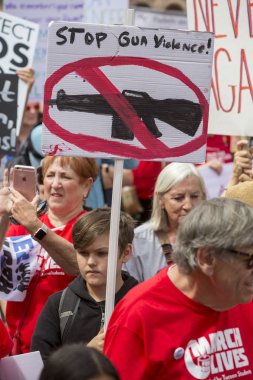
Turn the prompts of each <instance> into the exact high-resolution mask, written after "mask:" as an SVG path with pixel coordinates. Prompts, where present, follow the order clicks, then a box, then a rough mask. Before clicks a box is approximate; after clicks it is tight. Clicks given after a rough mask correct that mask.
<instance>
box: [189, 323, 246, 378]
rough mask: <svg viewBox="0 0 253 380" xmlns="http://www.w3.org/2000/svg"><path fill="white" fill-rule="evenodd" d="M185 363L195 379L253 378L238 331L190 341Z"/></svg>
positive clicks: (229, 330)
mask: <svg viewBox="0 0 253 380" xmlns="http://www.w3.org/2000/svg"><path fill="white" fill-rule="evenodd" d="M184 361H185V365H186V368H187V370H188V371H189V373H190V374H191V375H192V376H193V377H194V378H195V379H211V380H229V379H237V378H239V377H244V376H249V375H252V371H251V370H250V369H249V360H248V357H247V355H246V354H245V350H244V347H243V342H242V338H241V334H240V330H239V328H231V329H226V330H224V331H218V332H216V333H212V334H209V336H208V337H201V338H199V339H197V340H191V341H190V342H189V343H188V344H187V347H186V349H185V353H184ZM228 373H229V374H228Z"/></svg>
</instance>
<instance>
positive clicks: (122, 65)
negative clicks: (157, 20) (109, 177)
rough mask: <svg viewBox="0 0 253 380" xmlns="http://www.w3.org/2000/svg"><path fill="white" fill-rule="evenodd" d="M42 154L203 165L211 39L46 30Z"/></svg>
mask: <svg viewBox="0 0 253 380" xmlns="http://www.w3.org/2000/svg"><path fill="white" fill-rule="evenodd" d="M48 41H49V45H48V62H47V80H46V83H45V98H44V114H43V115H44V117H43V122H44V124H45V128H44V129H43V151H44V153H45V154H51V155H55V154H57V155H71V156H73V155H77V156H90V157H115V158H136V159H142V160H164V159H165V160H168V161H175V160H176V161H184V162H203V161H204V159H205V142H206V133H207V122H208V100H209V92H210V84H211V82H210V80H211V69H212V67H211V62H212V52H213V48H212V45H213V44H212V34H210V33H202V32H186V31H176V30H154V29H152V30H151V29H140V28H137V27H134V26H106V25H92V24H75V23H72V24H69V23H64V22H58V23H53V24H52V25H51V26H50V28H49V39H48Z"/></svg>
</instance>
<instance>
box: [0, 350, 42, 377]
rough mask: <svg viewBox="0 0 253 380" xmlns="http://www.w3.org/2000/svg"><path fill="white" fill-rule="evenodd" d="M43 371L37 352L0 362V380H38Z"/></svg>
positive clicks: (4, 359)
mask: <svg viewBox="0 0 253 380" xmlns="http://www.w3.org/2000/svg"><path fill="white" fill-rule="evenodd" d="M42 369H43V362H42V359H41V355H40V353H39V351H35V352H30V353H28V354H21V355H15V356H9V357H6V358H3V359H1V360H0V380H38V379H39V377H40V373H41V371H42Z"/></svg>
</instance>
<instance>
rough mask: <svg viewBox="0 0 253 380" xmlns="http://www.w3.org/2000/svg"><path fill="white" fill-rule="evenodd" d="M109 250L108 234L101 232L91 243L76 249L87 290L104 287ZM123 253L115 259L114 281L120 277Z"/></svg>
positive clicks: (99, 289)
mask: <svg viewBox="0 0 253 380" xmlns="http://www.w3.org/2000/svg"><path fill="white" fill-rule="evenodd" d="M108 250H109V235H108V234H106V233H105V234H103V235H100V236H97V237H96V239H95V240H94V242H93V243H92V244H90V245H89V246H88V247H84V248H82V249H78V251H77V263H78V267H79V270H80V273H81V275H82V277H83V278H84V279H85V281H86V284H87V288H88V291H89V292H90V293H93V291H95V292H97V291H98V292H100V291H102V292H103V290H104V292H105V289H106V278H107V262H108ZM125 258H126V257H125V255H124V254H123V255H121V257H120V258H119V259H118V261H117V270H116V282H117V279H119V278H121V267H122V262H123V260H124V261H126V260H125Z"/></svg>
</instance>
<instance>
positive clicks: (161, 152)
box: [43, 57, 209, 160]
mask: <svg viewBox="0 0 253 380" xmlns="http://www.w3.org/2000/svg"><path fill="white" fill-rule="evenodd" d="M121 65H136V66H142V67H146V68H149V69H152V70H156V71H158V72H161V73H164V74H166V75H169V76H171V77H174V78H176V79H178V80H180V81H181V82H183V83H184V84H185V85H186V86H187V87H188V88H190V89H191V90H192V91H193V92H194V93H195V95H196V96H197V98H198V101H199V104H200V106H201V108H202V114H203V128H202V133H201V134H200V135H199V136H198V137H196V138H194V139H192V140H191V141H189V142H187V143H185V144H183V145H180V146H177V147H174V148H169V147H168V146H167V145H165V144H164V143H163V142H162V141H160V140H158V139H156V138H155V137H154V136H153V135H152V134H151V133H150V132H149V131H148V130H147V128H146V126H145V124H144V122H143V121H142V120H141V119H140V118H139V116H138V115H137V114H136V112H135V110H134V108H133V107H132V105H131V104H130V103H129V102H128V101H127V99H126V98H125V97H124V96H123V95H122V93H121V92H120V91H119V90H118V89H117V88H116V87H115V86H114V85H113V84H112V83H111V81H110V80H109V79H108V78H107V77H106V76H105V74H104V73H103V72H102V71H101V70H100V69H99V67H101V66H121ZM71 72H75V73H76V74H78V75H79V76H80V77H82V78H84V79H85V80H86V81H87V82H89V83H90V84H91V85H92V86H93V87H94V88H95V89H96V90H97V91H98V92H99V93H100V94H101V95H102V96H103V97H104V98H105V100H106V101H107V102H108V103H109V104H110V106H111V107H112V109H113V110H114V111H115V112H116V113H117V114H118V115H119V117H120V118H121V120H122V121H123V123H124V124H125V125H126V126H127V127H128V128H129V129H130V130H131V131H133V132H134V135H135V137H136V138H137V139H138V140H139V141H140V143H141V144H142V145H143V147H144V148H140V147H136V146H133V145H129V144H126V143H122V142H119V141H112V140H106V139H104V138H100V137H96V136H90V135H84V134H81V133H72V132H70V131H68V130H66V129H64V128H62V127H61V126H60V125H59V124H58V123H57V122H56V121H55V120H53V119H52V118H51V116H50V115H49V109H50V100H51V97H52V92H53V88H54V86H55V85H56V84H57V83H58V82H59V81H60V80H61V79H62V78H63V77H64V76H66V75H68V74H70V73H71ZM208 109H209V104H208V102H207V100H206V98H205V96H204V94H203V93H202V91H201V90H200V89H199V88H198V87H197V86H196V85H195V84H194V83H193V82H192V81H191V80H190V79H189V78H188V77H187V76H186V75H185V74H183V73H182V72H181V71H180V70H178V69H177V68H175V67H172V66H169V65H165V64H163V63H160V62H157V61H153V60H151V59H147V58H139V57H93V58H84V59H81V60H79V61H75V62H71V63H68V64H66V65H64V66H63V67H61V68H60V69H58V70H57V71H55V72H54V73H53V74H52V75H51V76H50V77H49V78H48V79H47V81H46V83H45V99H44V116H43V121H44V123H45V125H46V127H47V128H48V130H49V131H50V132H51V133H52V134H54V135H56V136H58V137H59V138H61V139H62V138H63V136H64V140H65V141H67V142H69V143H71V144H73V145H75V146H77V147H78V148H80V149H82V150H86V151H88V152H92V153H95V152H103V153H108V154H111V155H112V157H115V156H119V157H122V156H123V154H122V152H124V151H126V152H127V154H126V157H129V158H136V159H147V160H149V159H151V160H152V159H163V158H167V157H178V156H183V155H186V154H189V153H192V152H194V151H195V150H197V149H199V148H201V147H202V146H203V145H204V144H205V143H206V134H207V126H208ZM98 156H99V154H98Z"/></svg>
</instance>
